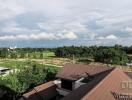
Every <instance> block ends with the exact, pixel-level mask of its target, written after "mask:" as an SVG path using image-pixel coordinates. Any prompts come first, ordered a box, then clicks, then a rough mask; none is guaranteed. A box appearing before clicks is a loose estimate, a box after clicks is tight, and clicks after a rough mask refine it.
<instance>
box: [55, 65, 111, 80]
mask: <svg viewBox="0 0 132 100" xmlns="http://www.w3.org/2000/svg"><path fill="white" fill-rule="evenodd" d="M109 69H111V68H110V67H106V66H97V65H85V64H66V65H65V66H64V67H63V68H62V69H61V70H60V71H59V73H58V74H57V75H56V77H57V78H64V79H68V80H73V81H75V80H78V79H79V78H81V77H87V74H89V75H95V74H98V73H101V72H103V71H106V70H109Z"/></svg>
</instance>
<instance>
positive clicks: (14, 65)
mask: <svg viewBox="0 0 132 100" xmlns="http://www.w3.org/2000/svg"><path fill="white" fill-rule="evenodd" d="M71 62H72V60H70V59H68V58H54V57H53V58H44V59H6V60H0V66H1V67H7V68H11V69H21V68H23V67H29V66H32V65H35V64H36V65H47V66H48V65H50V66H57V67H61V66H63V65H64V64H65V63H71Z"/></svg>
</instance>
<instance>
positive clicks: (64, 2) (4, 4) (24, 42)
mask: <svg viewBox="0 0 132 100" xmlns="http://www.w3.org/2000/svg"><path fill="white" fill-rule="evenodd" d="M131 5H132V0H0V47H11V46H17V47H58V46H64V45H65V46H68V45H77V46H78V45H86V46H91V45H107V46H111V45H115V44H121V45H124V46H130V45H132V6H131Z"/></svg>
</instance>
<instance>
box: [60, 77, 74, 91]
mask: <svg viewBox="0 0 132 100" xmlns="http://www.w3.org/2000/svg"><path fill="white" fill-rule="evenodd" d="M61 88H64V89H67V90H72V81H69V80H64V79H61Z"/></svg>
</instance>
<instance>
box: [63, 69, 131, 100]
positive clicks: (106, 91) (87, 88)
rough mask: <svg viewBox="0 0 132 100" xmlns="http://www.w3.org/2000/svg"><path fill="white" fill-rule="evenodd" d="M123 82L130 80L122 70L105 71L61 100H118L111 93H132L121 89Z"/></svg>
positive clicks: (129, 90)
mask: <svg viewBox="0 0 132 100" xmlns="http://www.w3.org/2000/svg"><path fill="white" fill-rule="evenodd" d="M123 81H132V80H131V78H129V77H128V76H127V75H126V74H125V73H124V72H123V71H122V70H120V69H117V68H115V69H113V70H112V71H106V72H103V73H102V74H100V75H98V76H97V77H96V79H95V80H93V81H91V82H90V83H87V84H86V85H83V86H80V87H79V88H78V89H76V90H75V91H73V92H72V93H71V94H69V95H67V96H66V97H64V98H63V99H62V100H73V99H75V100H115V99H117V100H119V98H116V97H118V96H116V97H115V96H114V95H113V93H116V94H124V93H125V94H127V93H128V94H129V93H132V89H127V88H126V89H123V88H122V87H121V83H122V82H123ZM131 99H132V98H131ZM131 99H127V100H131ZM121 100H124V99H121Z"/></svg>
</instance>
